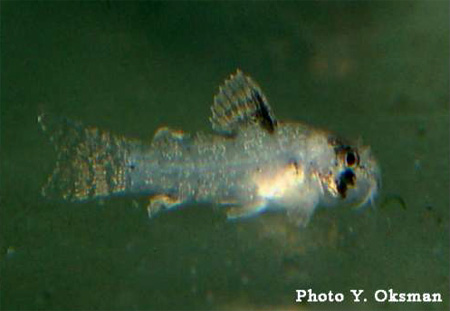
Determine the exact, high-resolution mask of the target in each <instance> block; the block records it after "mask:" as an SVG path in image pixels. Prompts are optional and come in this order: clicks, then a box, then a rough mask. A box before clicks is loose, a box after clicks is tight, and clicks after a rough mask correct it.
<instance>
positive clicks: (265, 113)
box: [210, 69, 277, 135]
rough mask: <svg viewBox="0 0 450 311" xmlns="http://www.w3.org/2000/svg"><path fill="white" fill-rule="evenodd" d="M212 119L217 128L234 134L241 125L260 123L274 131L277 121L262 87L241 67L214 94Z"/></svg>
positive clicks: (268, 129) (218, 130)
mask: <svg viewBox="0 0 450 311" xmlns="http://www.w3.org/2000/svg"><path fill="white" fill-rule="evenodd" d="M211 112H212V116H211V118H210V121H211V124H212V127H213V129H214V130H215V131H217V132H220V133H223V134H228V135H233V134H236V133H237V132H238V130H239V128H240V127H241V126H245V125H248V124H258V125H260V126H261V128H263V129H264V130H266V131H268V132H269V133H273V131H274V130H275V127H276V125H277V121H276V119H275V117H274V115H273V113H272V110H271V108H270V106H269V103H268V101H267V99H266V96H264V94H263V92H262V91H261V89H260V88H259V86H258V85H257V84H256V83H255V82H254V81H253V80H252V79H251V78H250V77H246V76H245V75H244V74H243V73H242V71H240V70H239V69H238V70H237V72H236V74H234V75H231V76H230V78H229V79H228V80H226V81H225V83H224V84H223V85H222V86H221V87H220V88H219V93H218V94H217V95H216V96H215V97H214V104H213V105H212V107H211Z"/></svg>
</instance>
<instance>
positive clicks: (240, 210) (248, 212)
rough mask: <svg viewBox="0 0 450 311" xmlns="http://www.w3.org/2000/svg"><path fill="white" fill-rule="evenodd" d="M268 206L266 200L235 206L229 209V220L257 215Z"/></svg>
mask: <svg viewBox="0 0 450 311" xmlns="http://www.w3.org/2000/svg"><path fill="white" fill-rule="evenodd" d="M265 208H266V202H265V201H256V202H252V203H248V204H247V205H243V206H233V207H229V208H228V209H227V218H228V220H233V219H239V218H248V217H252V216H256V215H258V214H259V213H261V212H262V211H264V209H265Z"/></svg>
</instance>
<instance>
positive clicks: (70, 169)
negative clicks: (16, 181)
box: [38, 114, 131, 201]
mask: <svg viewBox="0 0 450 311" xmlns="http://www.w3.org/2000/svg"><path fill="white" fill-rule="evenodd" d="M38 121H39V123H40V125H41V127H42V129H43V131H44V132H45V133H47V134H48V135H49V137H50V140H51V142H52V143H53V144H54V146H55V149H56V151H57V162H56V167H55V169H54V171H53V173H52V174H51V175H50V177H49V178H48V182H47V184H46V185H45V186H44V187H43V189H42V194H43V195H44V196H46V197H51V198H63V199H65V200H69V201H84V200H88V199H93V198H100V197H106V196H109V195H111V194H114V193H120V192H123V191H124V190H125V189H126V187H127V165H126V159H127V155H128V153H129V150H130V146H131V144H130V143H129V141H127V140H125V139H124V138H122V137H118V136H114V135H111V134H110V133H107V132H103V131H100V130H98V129H95V128H84V127H82V126H81V124H79V123H76V122H72V121H69V120H67V119H58V118H54V117H50V116H48V115H46V114H42V115H40V116H39V117H38Z"/></svg>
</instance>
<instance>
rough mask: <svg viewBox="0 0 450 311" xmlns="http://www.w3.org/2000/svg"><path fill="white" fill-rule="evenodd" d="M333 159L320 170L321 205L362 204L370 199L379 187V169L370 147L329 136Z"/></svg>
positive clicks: (371, 199)
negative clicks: (322, 192) (322, 198)
mask: <svg viewBox="0 0 450 311" xmlns="http://www.w3.org/2000/svg"><path fill="white" fill-rule="evenodd" d="M329 143H330V147H331V148H332V150H333V152H331V154H333V159H332V161H331V162H330V167H329V168H328V170H327V171H326V172H323V173H322V174H320V177H319V179H320V181H321V184H322V188H323V191H324V194H325V195H324V202H323V203H324V205H345V206H353V207H361V206H364V205H366V204H367V203H370V204H372V205H374V199H375V197H376V195H377V193H378V192H379V190H380V188H381V172H380V168H379V165H378V163H377V160H376V159H375V157H374V156H373V154H372V152H371V150H370V147H368V146H364V145H362V144H361V143H357V144H355V145H351V144H348V143H343V142H342V141H341V140H338V139H335V138H333V139H330V140H329Z"/></svg>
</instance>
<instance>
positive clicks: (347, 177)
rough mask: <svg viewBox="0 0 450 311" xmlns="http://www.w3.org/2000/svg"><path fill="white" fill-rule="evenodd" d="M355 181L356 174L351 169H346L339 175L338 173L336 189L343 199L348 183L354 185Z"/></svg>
mask: <svg viewBox="0 0 450 311" xmlns="http://www.w3.org/2000/svg"><path fill="white" fill-rule="evenodd" d="M355 182H356V176H355V173H353V171H352V170H351V169H346V170H345V171H344V172H342V173H341V175H339V179H338V181H337V190H338V192H339V194H340V195H341V197H342V198H343V199H345V197H346V196H347V189H348V185H351V186H354V185H355Z"/></svg>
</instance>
